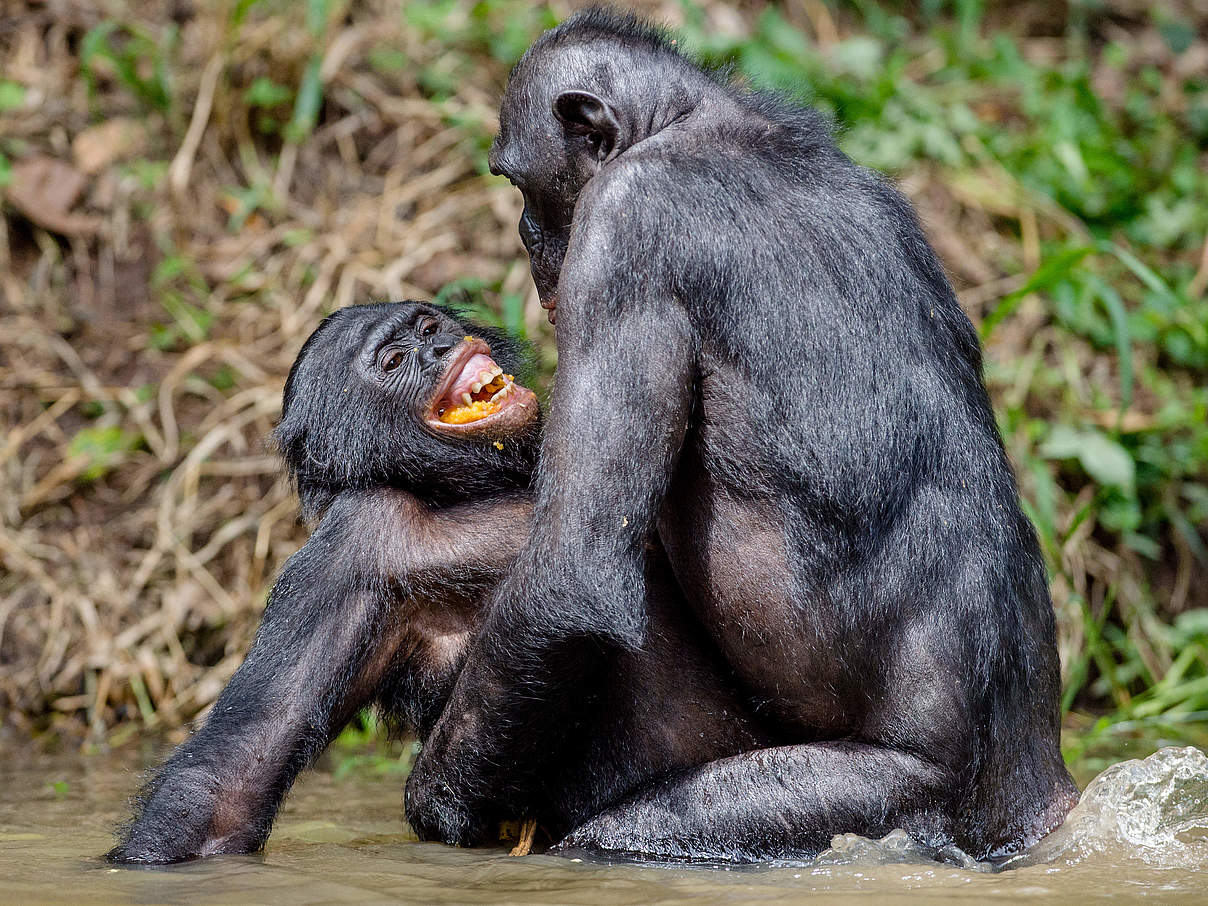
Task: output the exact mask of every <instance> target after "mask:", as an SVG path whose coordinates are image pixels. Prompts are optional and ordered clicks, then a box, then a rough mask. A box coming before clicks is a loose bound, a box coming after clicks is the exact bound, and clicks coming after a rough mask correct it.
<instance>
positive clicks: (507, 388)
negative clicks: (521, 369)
mask: <svg viewBox="0 0 1208 906" xmlns="http://www.w3.org/2000/svg"><path fill="white" fill-rule="evenodd" d="M511 392H512V385H511V384H504V385H503V389H502V390H500V391H499V392H498V393H496V394H495V395H494V396H493V397H491V402H492V403H494V402H497V401H498V400H501V399H503V397H505V396H507V395H508V394H509V393H511Z"/></svg>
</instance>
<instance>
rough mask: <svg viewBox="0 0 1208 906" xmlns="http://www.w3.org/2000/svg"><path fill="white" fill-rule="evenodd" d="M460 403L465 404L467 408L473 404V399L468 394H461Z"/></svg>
mask: <svg viewBox="0 0 1208 906" xmlns="http://www.w3.org/2000/svg"><path fill="white" fill-rule="evenodd" d="M461 401H462V402H463V403H465V404H466V405H467V406H469V405H471V404H472V403H473V402H474V398H473V397H471V396H470V394H468V393H463V394H462V395H461Z"/></svg>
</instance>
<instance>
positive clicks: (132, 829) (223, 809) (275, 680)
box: [108, 491, 528, 863]
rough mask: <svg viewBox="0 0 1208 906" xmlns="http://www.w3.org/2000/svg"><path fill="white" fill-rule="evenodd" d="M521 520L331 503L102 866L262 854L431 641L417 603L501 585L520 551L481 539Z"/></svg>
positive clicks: (380, 501) (374, 495)
mask: <svg viewBox="0 0 1208 906" xmlns="http://www.w3.org/2000/svg"><path fill="white" fill-rule="evenodd" d="M527 515H528V508H527V503H526V502H525V501H524V500H522V499H520V498H517V499H516V500H513V501H509V502H508V503H507V504H505V505H502V506H499V507H491V506H490V505H487V504H482V505H480V504H468V505H465V506H460V507H454V508H449V509H447V510H437V511H431V510H429V509H428V508H427V507H425V506H423V505H422V504H420V503H419V502H418V501H416V500H415V499H414V498H412V497H410V495H407V494H404V493H402V492H397V491H370V492H346V493H344V494H341V495H340V496H339V497H337V498H336V499H335V501H334V502H333V503H332V504H331V506H330V508H329V509H328V510H327V512H326V513H325V515H324V517H323V520H322V522H321V523H320V524H319V526H318V528H317V529H316V530H315V532H314V534H313V535H312V536H311V538H310V540H309V541H308V542H307V544H306V545H305V547H303V548H302V550H300V551H299V552H298V553H297V554H295V555H294V556H293V557H291V558H290V560H289V562H288V563H287V564H286V566H285V569H284V571H283V572H282V574H281V576H280V578H279V579H278V580H277V584H276V585H275V586H274V587H273V591H272V594H271V595H270V596H269V602H268V606H267V607H266V608H265V611H264V616H263V618H262V620H261V623H260V628H259V631H258V632H257V634H256V640H255V642H254V644H253V645H252V648H251V650H250V651H249V652H248V656H247V658H246V660H244V662H243V664H242V665H241V666H240V667H239V669H238V670H237V671H236V672H235V675H234V676H233V677H232V678H231V681H230V683H228V684H227V687H226V688H225V689H224V690H223V692H222V694H221V695H220V696H219V698H218V701H217V702H216V703H215V705H214V707H213V709H212V710H211V712H210V715H209V717H208V718H207V719H206V721H205V723H204V725H203V726H202V727H201V729H199V730H198V731H197V732H196V733H195V734H194V735H193V736H192V737H191V738H190V739H189V740H188V741H186V742H185V743H184V744H183V745H182V746H180V748H178V749H177V750H176V751H175V752H174V753H173V754H172V755H171V757H170V758H169V759H168V760H167V761H166V762H165V763H164V764H163V765H162V766H161V767H160V768H159V769H158V770H157V771H156V772H155V774H154V776H153V777H152V778H151V780H150V782H149V783H148V784H147V786H146V787H145V788H144V790H143V791H142V792H141V793H140V795H139V796H138V800H137V803H136V813H135V817H134V820H133V822H132V823H131V824H130V825H129V826H128V827H127V828H126V829H125V831H124V833H123V834H122V839H121V842H120V843H119V844H118V845H117V846H116V847H115V848H114V849H113V850H112V851H111V852H110V853H109V854H108V858H109V860H110V861H114V862H142V863H162V862H179V861H183V860H187V859H192V858H197V857H200V856H208V855H214V854H218V853H243V852H254V851H256V850H259V849H260V848H261V847H262V846H263V845H264V842H265V840H266V839H267V837H268V834H269V831H270V829H271V827H272V823H273V819H274V817H275V815H276V812H277V808H278V806H279V805H280V803H281V800H282V799H283V798H284V796H285V794H286V792H287V791H288V790H289V787H290V785H291V784H292V783H293V781H294V778H295V777H296V776H297V774H298V772H299V771H301V770H302V769H303V768H304V767H306V766H307V765H308V764H310V763H311V762H312V761H313V760H314V759H315V758H316V757H317V756H318V755H319V753H320V752H322V751H323V749H324V748H325V747H326V746H327V744H328V743H329V742H330V741H331V739H332V738H333V737H334V736H335V735H336V734H337V733H338V732H339V731H340V729H341V728H342V727H343V726H344V724H345V723H347V722H348V720H349V719H350V718H351V717H352V716H353V714H355V713H356V711H357V710H358V709H359V708H361V707H362V706H364V705H366V704H368V703H369V702H370V701H371V700H372V699H373V698H374V696H375V694H376V692H377V691H378V687H379V685H380V684H381V682H382V680H383V678H384V677H385V676H386V675H387V674H388V673H390V672H391V671H395V670H400V669H405V668H406V666H407V665H406V658H407V657H409V656H410V655H411V654H412V653H413V652H414V651H415V650H416V648H417V647H418V646H419V645H421V644H423V643H424V642H425V641H426V640H425V639H423V638H420V637H418V636H417V635H416V632H417V625H418V624H422V622H423V621H422V620H419V619H415V614H414V613H412V612H411V611H412V610H414V606H413V605H415V604H416V600H417V598H421V599H425V600H426V601H427V602H428V603H432V598H431V597H430V596H434V595H439V593H440V589H441V587H442V578H443V579H444V580H447V579H449V577H450V576H453V577H457V583H456V587H457V588H458V592H457V593H458V594H459V595H461V594H464V593H465V589H464V588H463V587H462V585H461V584H460V582H461V580H464V581H465V582H466V583H469V584H470V585H471V586H472V585H473V584H475V583H482V585H483V586H486V587H489V585H490V584H493V583H494V582H495V581H497V579H498V576H499V574H500V572H501V571H502V569H503V568H504V566H505V565H506V564H507V562H508V561H509V560H510V558H511V556H512V555H513V554H514V551H515V544H516V543H518V542H513V543H512V544H508V543H506V542H505V541H502V540H501V542H500V543H499V544H497V545H495V546H493V547H492V548H491V549H490V550H484V546H483V543H482V539H483V538H484V537H489V536H491V535H493V534H495V533H496V532H498V533H499V535H500V537H501V539H506V538H509V537H512V538H523V537H524V531H525V529H526V527H527ZM446 594H447V592H446ZM439 604H440V601H439V599H438V600H436V601H435V605H434V606H439ZM461 635H468V630H467V632H466V633H462V634H459V637H460V636H461ZM416 710H417V711H424V710H427V708H426V707H424V706H420V707H418V708H417V709H416Z"/></svg>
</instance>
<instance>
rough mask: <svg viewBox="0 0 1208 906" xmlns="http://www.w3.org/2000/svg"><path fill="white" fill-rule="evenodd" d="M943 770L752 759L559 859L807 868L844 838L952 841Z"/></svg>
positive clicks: (679, 785) (810, 749) (580, 832)
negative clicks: (903, 836) (901, 834)
mask: <svg viewBox="0 0 1208 906" xmlns="http://www.w3.org/2000/svg"><path fill="white" fill-rule="evenodd" d="M951 792H952V790H951V787H950V784H949V783H948V778H947V775H946V772H944V771H942V770H941V769H939V768H937V767H935V766H934V765H931V764H928V763H927V762H925V761H923V760H922V759H919V758H917V757H916V756H914V755H910V754H907V753H904V752H898V751H894V750H890V749H883V748H877V747H873V746H867V745H861V744H858V743H846V742H845V743H815V744H811V745H802V746H787V747H784V748H778V749H762V750H759V751H754V752H746V753H744V754H742V755H737V756H734V757H732V758H725V759H722V760H720V761H715V762H712V763H710V764H706V765H703V766H701V767H699V768H694V769H692V770H691V771H688V772H686V773H684V774H680V775H678V776H675V777H671V778H667V779H664V780H661V781H657V782H655V783H654V784H652V785H650V786H649V787H646V788H645V789H643V790H640V791H639V792H638V793H637V794H635V795H634V796H632V797H630V798H629V799H628V800H626V801H624V802H622V803H620V804H618V805H615V806H613V807H612V808H609V809H606V810H605V811H603V812H602V813H600V814H599V815H597V816H595V817H594V818H591V819H589V820H587V821H586V822H584V823H583V824H582V825H580V826H579V827H578V828H576V829H575V830H574V831H572V832H571V833H570V834H568V835H567V836H566V837H565V838H564V839H563V840H562V841H561V842H559V843H558V845H557V846H555V847H554V851H555V852H571V851H574V850H581V851H587V852H588V853H592V854H596V855H599V856H603V857H610V856H611V857H622V858H640V859H648V860H654V861H671V862H731V863H735V862H737V863H741V862H762V861H771V860H794V861H801V860H808V859H812V858H813V857H814V856H816V855H817V854H818V853H819V852H821V851H822V850H823V849H825V848H826V847H827V845H829V843H830V840H831V837H833V836H834V835H835V834H840V833H857V834H862V835H864V836H870V837H881V836H884V835H885V834H887V833H888V832H889V831H891V830H893V829H894V828H895V827H903V828H905V829H906V830H907V831H908V832H909V833H910V834H911V835H912V836H914V837H915V838H916V839H918V840H919V841H920V842H922V843H924V844H926V845H929V846H941V845H944V844H945V843H947V842H950V840H951V835H950V831H949V820H948V817H947V816H948V814H949V808H948V797H949V796H950V795H951Z"/></svg>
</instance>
